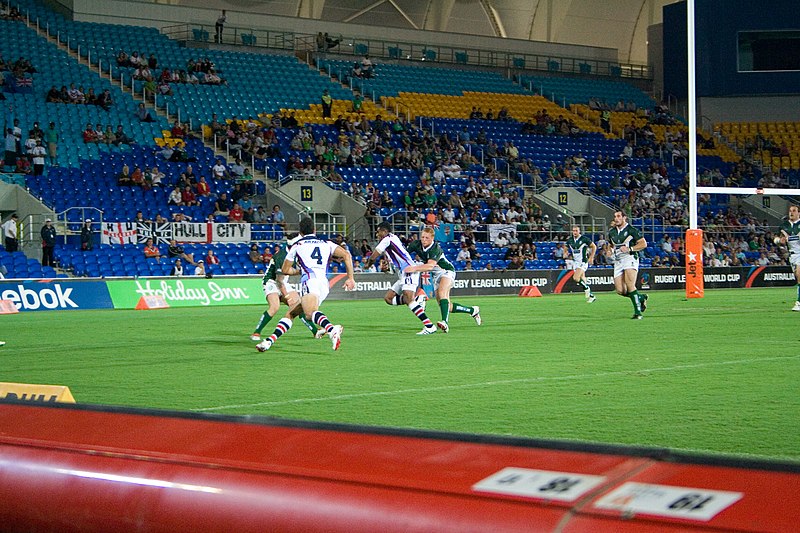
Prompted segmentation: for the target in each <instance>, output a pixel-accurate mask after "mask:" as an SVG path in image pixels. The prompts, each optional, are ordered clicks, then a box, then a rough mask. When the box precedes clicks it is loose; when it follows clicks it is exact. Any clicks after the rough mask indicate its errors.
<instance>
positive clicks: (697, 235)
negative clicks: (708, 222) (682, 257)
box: [686, 229, 704, 298]
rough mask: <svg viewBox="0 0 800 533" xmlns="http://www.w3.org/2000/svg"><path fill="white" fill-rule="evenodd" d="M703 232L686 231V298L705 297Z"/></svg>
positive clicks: (699, 230)
mask: <svg viewBox="0 0 800 533" xmlns="http://www.w3.org/2000/svg"><path fill="white" fill-rule="evenodd" d="M703 293H704V290H703V230H701V229H690V230H687V231H686V297H687V298H702V297H703Z"/></svg>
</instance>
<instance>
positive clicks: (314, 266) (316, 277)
mask: <svg viewBox="0 0 800 533" xmlns="http://www.w3.org/2000/svg"><path fill="white" fill-rule="evenodd" d="M300 235H301V238H300V239H298V240H297V242H296V243H295V244H294V246H292V247H291V248H289V252H288V253H287V254H286V258H285V259H284V261H283V265H282V266H281V272H282V273H283V274H285V275H287V276H293V275H295V274H300V275H301V276H300V294H301V297H300V302H299V303H298V304H296V305H295V306H294V307H293V308H292V309H291V310H290V311H289V316H286V317H284V318H282V319H280V320H279V321H278V325H277V326H276V327H275V331H273V332H272V335H270V336H269V337H268V338H266V339H264V340H263V341H261V342H260V343H258V344H257V345H256V348H257V349H258V351H259V352H265V351H267V350H269V349H270V348H271V347H272V345H273V344H275V342H276V341H277V340H278V339H279V338H280V336H281V335H283V334H284V333H286V332H287V331H289V329H290V328H291V327H292V317H297V316H299V315H300V314H301V313H302V314H304V315H305V317H306V319H308V320H310V321H311V322H313V323H314V324H317V325H318V326H319V327H320V328H322V329H323V330H325V333H327V334H328V337H330V339H331V343H332V344H333V349H334V350H338V349H339V346H340V345H341V342H342V338H341V337H342V331H343V330H344V328H343V327H342V326H340V325H338V324H337V325H333V324H331V322H330V320H328V317H326V316H325V315H324V314H323V313H322V312H320V310H319V306H320V305H321V304H322V302H324V301H325V298H326V297H327V296H328V290H329V286H328V263H329V261H330V259H331V257H335V258H336V259H341V260H343V261H344V265H345V269H346V270H347V280H346V281H345V282H344V288H345V290H352V289H354V288H355V286H356V281H355V279H354V278H353V258H352V257H351V256H350V252H348V251H347V250H345V249H344V248H342V247H341V246H339V245H338V244H336V243H334V242H331V241H328V240H324V239H320V238H319V237H317V236H316V235H315V234H314V222H313V221H312V220H311V219H310V218H304V219H302V220H301V221H300ZM295 261H296V262H297V268H295V267H294V266H292V265H293V264H294V263H295Z"/></svg>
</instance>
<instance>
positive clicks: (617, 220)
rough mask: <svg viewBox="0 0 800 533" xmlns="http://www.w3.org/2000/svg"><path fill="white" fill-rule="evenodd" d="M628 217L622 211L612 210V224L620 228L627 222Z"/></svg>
mask: <svg viewBox="0 0 800 533" xmlns="http://www.w3.org/2000/svg"><path fill="white" fill-rule="evenodd" d="M627 220H628V217H627V216H625V213H623V212H622V211H614V226H616V227H618V228H621V227H622V226H624V225H625V223H626V222H627Z"/></svg>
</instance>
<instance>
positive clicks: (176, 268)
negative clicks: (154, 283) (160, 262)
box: [169, 258, 183, 278]
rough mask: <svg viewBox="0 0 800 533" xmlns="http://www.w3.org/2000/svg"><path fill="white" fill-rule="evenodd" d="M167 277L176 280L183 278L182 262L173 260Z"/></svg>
mask: <svg viewBox="0 0 800 533" xmlns="http://www.w3.org/2000/svg"><path fill="white" fill-rule="evenodd" d="M169 275H170V276H175V277H178V278H179V277H181V276H183V262H181V260H180V258H178V259H175V264H174V265H172V270H171V271H170V273H169Z"/></svg>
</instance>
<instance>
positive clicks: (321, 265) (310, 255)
mask: <svg viewBox="0 0 800 533" xmlns="http://www.w3.org/2000/svg"><path fill="white" fill-rule="evenodd" d="M338 246H339V245H338V244H336V243H335V242H331V241H328V240H325V239H320V238H319V237H317V236H316V235H304V236H303V237H302V238H301V239H299V240H298V241H297V242H296V243H295V244H294V246H292V247H291V248H289V253H287V254H286V260H287V261H292V262H295V261H296V262H297V267H298V268H299V269H300V274H301V276H300V282H301V283H302V282H305V281H307V280H309V279H325V278H327V277H328V263H329V262H330V259H331V256H332V255H333V252H334V251H335V250H336V248H337V247H338Z"/></svg>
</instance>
